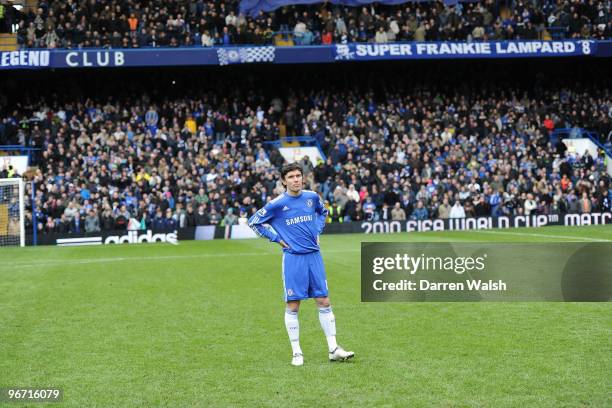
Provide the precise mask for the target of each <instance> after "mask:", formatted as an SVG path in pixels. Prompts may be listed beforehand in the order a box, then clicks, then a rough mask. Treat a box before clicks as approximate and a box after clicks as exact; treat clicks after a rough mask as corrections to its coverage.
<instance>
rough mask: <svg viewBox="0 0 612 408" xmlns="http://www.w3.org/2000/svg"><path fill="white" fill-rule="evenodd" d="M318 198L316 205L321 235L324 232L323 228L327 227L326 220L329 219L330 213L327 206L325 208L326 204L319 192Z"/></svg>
mask: <svg viewBox="0 0 612 408" xmlns="http://www.w3.org/2000/svg"><path fill="white" fill-rule="evenodd" d="M316 197H317V199H316V200H315V201H316V205H315V212H316V213H317V214H318V215H319V217H318V225H317V226H318V227H319V229H318V233H319V235H320V234H322V233H323V229H325V220H326V219H327V215H328V214H329V211H328V210H327V208H325V204H323V199H321V197H320V196H319V195H318V194H317V195H316Z"/></svg>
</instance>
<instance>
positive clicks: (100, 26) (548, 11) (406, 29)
mask: <svg viewBox="0 0 612 408" xmlns="http://www.w3.org/2000/svg"><path fill="white" fill-rule="evenodd" d="M447 3H451V5H447ZM452 3H455V4H452ZM7 7H8V6H7ZM610 7H611V6H610V2H609V1H594V0H589V1H585V0H572V1H569V0H565V1H554V0H548V1H545V0H534V1H512V2H510V1H493V0H486V1H475V2H465V3H463V2H441V1H430V2H409V3H404V4H400V5H395V6H386V5H380V4H376V5H370V6H366V7H362V8H359V7H342V6H337V5H332V4H329V3H322V4H315V5H310V6H287V7H284V8H281V9H278V10H276V11H275V12H272V13H263V12H262V13H260V15H259V16H257V17H255V18H251V17H246V16H244V15H241V14H240V13H239V1H237V0H226V1H215V2H207V1H203V0H198V1H190V2H187V1H180V0H166V1H134V0H125V1H117V0H101V1H93V0H88V1H57V0H48V1H46V0H41V1H39V2H38V7H37V8H33V7H29V8H28V10H29V11H27V12H24V13H21V12H17V11H14V12H13V13H10V14H11V17H10V18H11V22H10V23H9V24H6V25H5V27H6V28H10V27H12V25H13V24H16V27H17V28H16V29H14V31H15V33H16V35H17V40H18V42H19V44H20V45H21V46H22V47H26V48H88V47H105V48H143V47H179V46H180V47H190V46H218V45H232V44H271V43H275V44H278V45H292V44H299V45H310V44H330V43H347V42H378V43H384V42H392V41H447V40H460V41H462V40H467V41H481V40H510V39H541V40H548V39H562V38H574V39H575V38H583V39H609V38H610V37H611V34H612V23H611V18H610V11H611V10H610ZM0 21H1V20H0ZM2 26H3V25H0V27H2ZM0 31H2V30H1V29H0Z"/></svg>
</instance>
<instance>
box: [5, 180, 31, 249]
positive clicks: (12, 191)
mask: <svg viewBox="0 0 612 408" xmlns="http://www.w3.org/2000/svg"><path fill="white" fill-rule="evenodd" d="M24 217H25V214H24V185H23V180H22V179H20V178H10V179H0V246H13V245H15V246H16V245H19V246H25V225H24Z"/></svg>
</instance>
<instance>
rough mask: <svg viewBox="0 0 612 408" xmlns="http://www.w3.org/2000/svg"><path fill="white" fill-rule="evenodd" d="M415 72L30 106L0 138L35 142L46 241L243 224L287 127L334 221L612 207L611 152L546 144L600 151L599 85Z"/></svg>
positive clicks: (221, 84) (271, 182)
mask: <svg viewBox="0 0 612 408" xmlns="http://www.w3.org/2000/svg"><path fill="white" fill-rule="evenodd" d="M383 77H384V75H383ZM423 77H424V78H423V79H422V83H421V85H414V84H412V85H410V84H411V83H410V82H409V79H404V81H405V82H402V80H401V79H395V82H393V83H391V82H390V80H389V79H386V78H379V79H378V81H373V80H365V79H363V80H361V79H360V78H355V79H356V80H357V82H358V83H362V84H366V83H368V84H370V85H368V86H367V87H364V88H362V89H361V90H358V89H353V88H352V87H342V86H341V87H339V88H335V89H334V88H333V87H332V86H331V85H329V84H325V83H321V84H320V86H319V88H314V89H315V90H312V91H310V90H309V91H304V90H300V89H304V88H300V89H298V90H295V89H294V90H292V91H287V94H286V95H280V96H279V95H278V94H277V95H265V96H264V95H263V94H258V93H255V92H254V91H252V90H251V91H245V89H253V88H252V87H249V86H246V85H245V86H242V85H240V84H236V83H233V82H232V81H218V82H217V83H215V84H213V85H211V86H216V87H217V88H215V90H214V91H213V90H210V89H209V90H201V89H198V90H197V93H198V94H199V95H200V96H199V97H195V96H192V95H189V96H185V95H181V92H179V93H178V94H177V95H170V94H169V93H165V94H163V95H160V96H159V97H157V98H153V97H151V96H149V95H147V94H146V93H144V94H138V93H135V92H132V90H129V89H127V90H126V92H127V95H124V94H121V95H118V96H116V97H109V98H108V99H106V98H99V99H86V98H83V99H80V98H76V97H71V96H66V97H65V100H63V101H62V102H59V99H56V100H55V101H53V100H48V99H46V98H42V99H41V98H40V97H35V98H32V99H30V100H25V102H23V103H19V104H17V105H15V109H4V112H5V114H4V115H3V116H2V117H1V118H0V140H1V141H2V143H3V144H23V145H27V146H36V147H39V148H41V152H40V153H41V154H40V157H39V160H38V161H39V163H38V164H39V167H38V171H37V172H36V173H34V174H30V175H27V176H28V177H29V178H30V179H33V180H35V181H36V186H37V187H36V191H35V201H36V202H35V204H36V205H35V209H36V211H35V212H36V214H35V216H36V220H37V223H38V230H39V231H41V232H42V233H44V232H52V231H53V232H82V231H86V232H93V231H98V230H113V229H126V228H129V229H144V228H154V229H159V230H172V229H174V228H176V227H177V226H195V225H209V224H219V225H233V224H236V223H244V222H246V220H247V218H248V217H249V216H250V215H251V214H252V213H253V212H254V211H256V209H257V208H259V207H261V206H263V205H264V204H265V203H266V202H267V201H268V200H270V199H271V198H273V197H274V196H276V195H277V194H280V193H281V192H283V191H284V189H283V187H282V185H281V183H280V181H279V179H278V176H279V171H278V169H279V168H280V166H282V164H283V161H284V159H283V158H282V156H281V155H280V153H279V152H278V150H277V149H274V148H268V147H267V146H268V145H267V144H265V143H264V142H266V141H271V140H276V139H278V137H279V134H280V133H281V129H282V132H283V133H286V134H289V135H297V134H301V135H307V136H311V137H313V138H314V139H316V140H317V141H318V142H319V144H320V145H321V148H322V150H323V152H324V153H325V156H326V160H325V161H320V162H319V163H317V164H316V165H313V164H312V163H311V162H310V161H309V160H308V159H304V160H303V161H302V163H303V168H304V176H305V184H306V186H307V187H309V188H311V189H313V190H316V191H318V192H320V193H321V194H322V196H323V198H324V199H325V200H326V202H327V205H328V206H329V208H330V217H329V220H328V221H329V222H346V221H356V220H404V219H415V220H420V219H426V218H449V217H450V218H458V217H474V216H499V215H521V214H564V213H570V212H571V213H585V212H599V211H609V210H610V207H611V205H610V198H611V193H610V188H611V186H610V178H609V176H608V175H607V173H606V170H605V166H604V158H605V156H604V155H600V156H599V157H591V156H590V155H585V156H579V155H577V154H575V152H572V151H568V150H567V149H566V148H565V145H564V144H562V143H558V144H556V145H553V144H551V142H550V139H549V135H550V133H551V132H552V131H553V130H554V129H556V128H587V129H592V130H594V131H597V133H598V134H599V135H600V136H601V137H602V142H609V141H610V140H609V139H610V137H612V133H611V131H612V127H611V125H610V123H611V122H610V121H611V119H612V118H611V117H612V109H611V108H612V104H611V100H610V91H609V88H608V87H606V86H600V84H592V85H585V84H580V83H577V84H574V85H572V86H568V85H565V86H559V87H557V86H556V85H553V84H551V83H550V80H549V79H548V78H541V79H540V81H539V82H537V83H535V84H532V85H530V86H529V87H519V86H517V87H515V88H513V87H511V86H509V85H506V84H502V83H499V84H496V85H495V86H493V84H486V83H485V84H483V85H482V86H480V87H473V86H471V85H469V84H461V83H455V84H454V85H450V84H449V83H446V82H444V83H443V84H442V85H440V86H439V87H436V86H435V82H431V81H429V82H428V81H427V80H426V78H425V77H426V75H425V74H424V75H423ZM434 77H435V75H434ZM406 81H408V82H406ZM450 82H451V83H452V82H453V81H452V79H450ZM243 85H244V84H243ZM307 89H308V88H307ZM133 95H142V96H138V97H135V96H133ZM162 96H163V97H162ZM56 97H57V95H56ZM606 138H607V140H606ZM30 195H31V192H28V193H27V194H26V197H27V200H28V201H29V197H30ZM31 205H32V203H31V202H28V206H29V207H30V208H31ZM27 219H28V222H29V223H30V225H31V223H32V214H31V213H30V214H28V216H27Z"/></svg>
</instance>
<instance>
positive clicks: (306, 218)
mask: <svg viewBox="0 0 612 408" xmlns="http://www.w3.org/2000/svg"><path fill="white" fill-rule="evenodd" d="M306 221H312V215H301V216H299V217H293V218H287V219H286V220H285V222H286V223H287V225H293V224H298V223H300V222H306Z"/></svg>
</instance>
